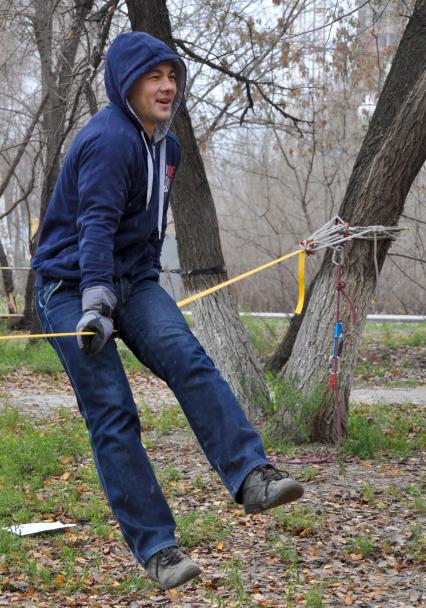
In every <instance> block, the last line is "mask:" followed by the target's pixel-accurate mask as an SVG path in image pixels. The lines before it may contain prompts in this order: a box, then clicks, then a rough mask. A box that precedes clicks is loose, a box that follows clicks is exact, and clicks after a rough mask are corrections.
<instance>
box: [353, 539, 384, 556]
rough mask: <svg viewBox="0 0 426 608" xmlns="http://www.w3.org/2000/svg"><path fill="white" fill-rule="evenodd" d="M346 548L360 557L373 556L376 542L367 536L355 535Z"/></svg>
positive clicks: (375, 550)
mask: <svg viewBox="0 0 426 608" xmlns="http://www.w3.org/2000/svg"><path fill="white" fill-rule="evenodd" d="M348 550H349V551H350V552H351V553H354V554H356V555H361V557H362V559H366V558H368V557H373V556H374V554H375V553H376V552H377V550H378V547H377V544H376V543H375V542H374V541H372V540H371V539H370V538H369V537H367V536H355V537H354V538H353V539H352V541H351V543H350V544H349V546H348Z"/></svg>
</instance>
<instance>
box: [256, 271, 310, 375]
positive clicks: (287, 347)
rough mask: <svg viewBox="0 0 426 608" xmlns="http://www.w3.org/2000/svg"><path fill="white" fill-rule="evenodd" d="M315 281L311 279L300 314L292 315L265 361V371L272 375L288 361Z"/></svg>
mask: <svg viewBox="0 0 426 608" xmlns="http://www.w3.org/2000/svg"><path fill="white" fill-rule="evenodd" d="M315 280H316V277H315V278H313V279H312V281H311V283H310V285H309V288H308V291H307V292H306V296H305V304H304V308H303V310H302V312H301V314H300V315H293V316H292V318H291V319H290V323H289V326H288V329H287V331H286V333H285V336H284V337H283V339H282V340H281V342H280V343H279V344H278V346H277V348H276V349H275V351H274V352H273V354H272V355H271V356H270V357H269V359H268V360H267V361H266V364H265V371H267V372H272V373H273V374H278V373H279V372H280V370H281V369H282V368H283V367H284V365H285V364H286V363H287V361H288V360H289V359H290V356H291V351H292V350H293V346H294V343H295V341H296V338H297V334H298V333H299V329H300V326H301V325H302V321H303V319H304V318H305V311H306V308H307V306H308V304H309V301H310V299H311V295H312V290H313V287H314V285H315Z"/></svg>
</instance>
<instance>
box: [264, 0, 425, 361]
mask: <svg viewBox="0 0 426 608" xmlns="http://www.w3.org/2000/svg"><path fill="white" fill-rule="evenodd" d="M425 67H426V1H425V0H418V1H417V3H416V5H415V7H414V10H413V14H412V16H411V18H410V20H409V22H408V25H407V27H406V30H405V32H404V35H403V37H402V39H401V42H400V45H399V48H398V51H397V53H396V55H395V58H394V61H393V63H392V66H391V69H390V72H389V74H388V77H387V79H386V82H385V84H384V87H383V91H382V93H381V95H380V99H379V101H378V104H377V107H376V111H375V113H374V115H373V117H372V119H371V122H370V125H369V129H368V131H367V134H366V136H365V138H364V141H363V144H362V147H361V150H360V152H359V154H358V157H357V160H356V163H355V165H354V167H353V170H352V174H351V177H350V180H349V184H348V187H347V189H346V192H345V196H344V199H343V202H342V205H341V208H340V211H339V215H340V217H342V218H344V219H345V220H346V221H351V223H352V224H354V220H353V214H354V213H355V210H356V208H357V205H358V199H359V185H360V184H362V183H363V181H364V180H365V176H366V175H368V172H369V170H370V167H371V163H372V162H373V160H374V157H375V154H376V153H377V150H378V148H379V146H380V145H381V142H382V138H383V136H384V134H385V132H386V130H387V129H388V128H389V126H390V125H391V124H392V122H393V121H394V119H395V116H396V113H397V112H398V111H399V109H400V107H401V105H402V104H403V103H404V100H405V98H406V97H407V95H408V94H409V93H410V91H411V90H412V88H413V86H414V83H415V82H416V80H417V79H418V78H419V75H420V74H421V73H422V72H423V70H424V69H425ZM372 213H373V215H374V213H375V211H374V209H372ZM369 217H370V215H369V214H367V215H366V216H365V217H363V221H365V223H377V222H374V220H370V219H369ZM358 223H359V224H360V223H361V222H358ZM327 263H329V259H328V258H327ZM318 276H319V275H318ZM317 278H318V277H315V279H314V282H315V281H316V280H317ZM313 287H314V285H313V284H312V283H311V286H310V288H309V292H312V290H313ZM308 301H309V295H308V296H307V302H306V306H305V308H306V307H307V305H308ZM300 326H301V319H298V318H295V317H294V318H293V319H292V320H291V322H290V326H289V328H288V331H287V333H286V334H285V336H284V338H283V339H282V341H281V343H280V344H279V345H278V347H277V348H276V351H275V352H274V354H273V355H272V357H271V358H270V360H269V362H268V368H269V369H271V371H273V372H274V373H277V372H278V371H279V369H280V368H282V367H283V366H284V365H285V364H286V363H287V361H288V359H289V357H290V355H291V352H292V350H293V346H294V343H295V342H296V339H297V335H298V332H299V329H300Z"/></svg>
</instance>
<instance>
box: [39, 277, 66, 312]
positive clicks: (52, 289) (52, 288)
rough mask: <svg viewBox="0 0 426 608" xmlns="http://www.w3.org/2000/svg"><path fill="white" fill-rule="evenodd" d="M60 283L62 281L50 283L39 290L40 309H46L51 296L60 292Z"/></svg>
mask: <svg viewBox="0 0 426 608" xmlns="http://www.w3.org/2000/svg"><path fill="white" fill-rule="evenodd" d="M62 283H63V281H62V279H61V280H60V281H52V282H51V283H48V284H47V285H45V287H44V288H43V289H42V290H41V293H40V305H41V306H42V308H44V309H46V308H47V305H48V304H49V300H50V298H51V297H52V296H53V294H54V293H56V292H57V291H59V290H60V288H61V286H62Z"/></svg>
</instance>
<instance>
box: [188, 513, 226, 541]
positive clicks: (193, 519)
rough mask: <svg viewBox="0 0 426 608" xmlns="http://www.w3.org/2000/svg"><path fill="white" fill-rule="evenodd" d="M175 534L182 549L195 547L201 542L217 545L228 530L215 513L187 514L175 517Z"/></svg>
mask: <svg viewBox="0 0 426 608" xmlns="http://www.w3.org/2000/svg"><path fill="white" fill-rule="evenodd" d="M176 524H177V533H178V537H179V539H180V544H181V545H182V546H183V547H195V546H196V545H198V544H200V543H201V542H204V543H217V542H219V541H221V540H223V539H225V538H226V537H227V536H228V534H229V529H228V527H227V525H226V524H225V522H224V520H223V518H222V517H220V516H219V515H218V514H216V513H194V512H192V513H188V515H183V516H177V517H176Z"/></svg>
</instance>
